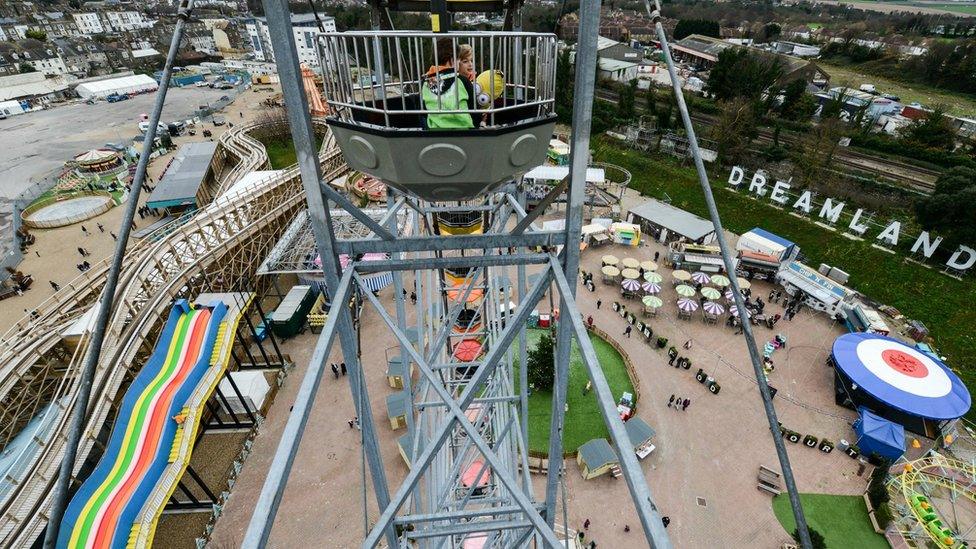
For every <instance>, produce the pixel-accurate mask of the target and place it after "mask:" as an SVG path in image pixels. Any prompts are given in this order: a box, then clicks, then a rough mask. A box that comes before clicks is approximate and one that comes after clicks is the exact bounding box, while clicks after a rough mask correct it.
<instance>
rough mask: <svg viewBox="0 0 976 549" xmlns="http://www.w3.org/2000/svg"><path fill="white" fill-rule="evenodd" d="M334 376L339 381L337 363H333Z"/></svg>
mask: <svg viewBox="0 0 976 549" xmlns="http://www.w3.org/2000/svg"><path fill="white" fill-rule="evenodd" d="M332 375H333V377H335V378H336V379H339V367H338V366H336V363H335V362H333V363H332Z"/></svg>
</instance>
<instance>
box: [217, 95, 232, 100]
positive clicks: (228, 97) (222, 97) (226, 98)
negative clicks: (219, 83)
mask: <svg viewBox="0 0 976 549" xmlns="http://www.w3.org/2000/svg"><path fill="white" fill-rule="evenodd" d="M219 101H230V96H228V95H221V96H220V99H219Z"/></svg>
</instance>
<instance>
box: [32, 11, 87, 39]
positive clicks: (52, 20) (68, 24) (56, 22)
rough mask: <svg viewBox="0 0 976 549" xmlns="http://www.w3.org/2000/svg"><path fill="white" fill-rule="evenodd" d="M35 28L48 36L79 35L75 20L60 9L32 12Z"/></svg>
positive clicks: (64, 36)
mask: <svg viewBox="0 0 976 549" xmlns="http://www.w3.org/2000/svg"><path fill="white" fill-rule="evenodd" d="M34 22H35V28H37V29H39V30H42V31H44V32H45V33H46V34H47V37H48V38H66V37H71V36H80V35H81V32H80V31H79V30H78V25H77V24H76V23H75V20H74V19H73V18H71V17H69V16H67V15H66V14H65V13H64V12H60V11H46V12H43V13H35V14H34Z"/></svg>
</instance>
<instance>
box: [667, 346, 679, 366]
mask: <svg viewBox="0 0 976 549" xmlns="http://www.w3.org/2000/svg"><path fill="white" fill-rule="evenodd" d="M676 358H678V350H677V349H675V348H674V345H672V346H671V348H670V349H668V366H674V360H675V359H676Z"/></svg>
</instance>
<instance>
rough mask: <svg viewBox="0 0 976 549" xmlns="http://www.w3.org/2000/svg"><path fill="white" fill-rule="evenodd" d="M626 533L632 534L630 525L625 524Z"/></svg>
mask: <svg viewBox="0 0 976 549" xmlns="http://www.w3.org/2000/svg"><path fill="white" fill-rule="evenodd" d="M624 532H630V525H629V524H624Z"/></svg>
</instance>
